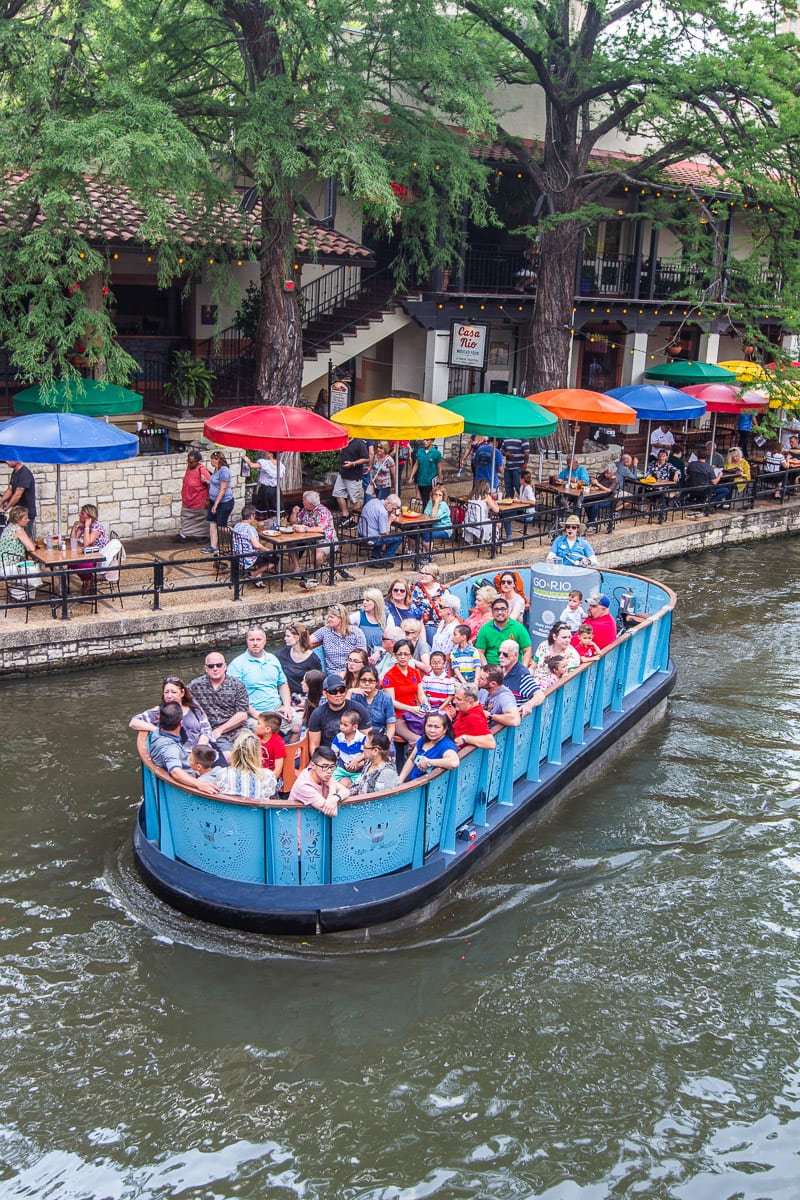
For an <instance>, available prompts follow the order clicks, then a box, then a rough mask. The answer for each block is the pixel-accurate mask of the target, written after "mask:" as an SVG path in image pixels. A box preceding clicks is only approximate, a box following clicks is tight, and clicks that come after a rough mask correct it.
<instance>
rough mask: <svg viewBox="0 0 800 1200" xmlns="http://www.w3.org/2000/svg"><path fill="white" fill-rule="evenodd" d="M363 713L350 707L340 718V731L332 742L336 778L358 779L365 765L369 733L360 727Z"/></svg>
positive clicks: (334, 775)
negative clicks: (365, 748) (365, 751)
mask: <svg viewBox="0 0 800 1200" xmlns="http://www.w3.org/2000/svg"><path fill="white" fill-rule="evenodd" d="M360 724H361V714H360V713H357V712H356V711H355V709H352V708H351V709H349V710H348V711H347V712H345V713H343V714H342V716H341V717H340V718H339V732H338V733H337V734H336V737H335V738H334V739H333V741H332V742H331V750H332V751H333V753H334V754H335V755H336V759H337V762H336V769H335V771H334V772H333V778H334V779H351V780H355V779H358V776H359V775H360V774H361V768H362V767H363V765H364V742H365V741H366V740H367V735H366V734H365V733H362V732H361V730H360V729H359V725H360Z"/></svg>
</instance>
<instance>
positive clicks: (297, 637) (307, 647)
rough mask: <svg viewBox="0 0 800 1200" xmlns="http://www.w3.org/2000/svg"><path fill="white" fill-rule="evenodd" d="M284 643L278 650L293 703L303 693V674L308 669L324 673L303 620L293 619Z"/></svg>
mask: <svg viewBox="0 0 800 1200" xmlns="http://www.w3.org/2000/svg"><path fill="white" fill-rule="evenodd" d="M283 641H284V645H283V646H281V648H280V650H279V651H278V655H277V657H278V662H279V663H280V664H281V666H282V667H283V673H284V675H285V676H286V679H287V682H288V684H289V691H290V692H291V694H292V703H295V699H296V698H299V697H301V696H302V694H303V687H302V684H303V676H304V675H305V673H306V671H319V672H320V674H321V673H322V662H321V661H320V658H319V655H317V654H315V653H314V651H313V650H312V649H311V635H310V633H309V632H308V629H307V628H306V626H305V625H304V624H303V623H302V621H292V623H291V625H287V626H286V628H285V629H284V631H283Z"/></svg>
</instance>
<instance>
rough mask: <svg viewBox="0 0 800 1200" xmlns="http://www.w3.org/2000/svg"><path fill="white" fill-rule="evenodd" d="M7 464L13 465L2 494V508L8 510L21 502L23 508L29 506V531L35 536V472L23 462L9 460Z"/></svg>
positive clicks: (0, 504) (0, 502) (0, 498)
mask: <svg viewBox="0 0 800 1200" xmlns="http://www.w3.org/2000/svg"><path fill="white" fill-rule="evenodd" d="M6 465H7V466H9V467H11V478H10V479H9V481H8V487H7V488H6V490H5V491H4V492H3V494H2V496H0V510H2V511H3V512H8V510H9V509H10V508H13V506H14V505H15V504H21V505H22V507H23V508H27V510H28V516H29V517H30V521H29V522H28V526H27V533H28V534H29V535H30V536H31V537H33V536H34V532H33V526H34V522H35V521H36V480H35V479H34V478H33V472H32V471H29V470H28V468H27V467H24V466H23V465H22V463H21V462H7V463H6Z"/></svg>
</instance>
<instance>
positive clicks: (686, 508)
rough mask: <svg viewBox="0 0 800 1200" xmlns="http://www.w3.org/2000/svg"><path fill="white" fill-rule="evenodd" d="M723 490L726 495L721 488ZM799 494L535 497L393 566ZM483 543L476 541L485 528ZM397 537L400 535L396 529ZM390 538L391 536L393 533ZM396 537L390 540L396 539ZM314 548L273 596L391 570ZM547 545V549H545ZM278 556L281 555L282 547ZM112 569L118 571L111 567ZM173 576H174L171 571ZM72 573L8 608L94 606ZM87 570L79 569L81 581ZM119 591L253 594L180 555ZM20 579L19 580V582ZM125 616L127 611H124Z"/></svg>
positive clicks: (148, 567) (359, 552)
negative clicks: (570, 525)
mask: <svg viewBox="0 0 800 1200" xmlns="http://www.w3.org/2000/svg"><path fill="white" fill-rule="evenodd" d="M723 489H724V491H723ZM798 491H800V470H798V469H792V470H785V471H776V472H763V471H762V472H757V473H756V474H755V475H754V477H753V478H752V479H751V480H750V481H749V482H746V483H743V484H742V486H741V489H740V488H739V487H738V486H737V485H736V484H735V483H732V482H731V481H726V482H723V483H721V484H720V485H719V486H718V487H717V488H713V487H709V488H706V487H703V488H687V487H677V486H676V487H674V488H672V487H671V488H669V489H666V490H665V492H664V493H658V492H657V491H654V490H653V489H650V490H647V489H646V488H641V489H639V490H638V491H637V492H635V493H633V494H625V495H617V496H615V497H612V498H610V499H608V500H603V499H602V498H597V499H595V500H588V501H587V502H586V503H585V504H582V503H581V502H580V501H579V502H577V503H575V502H574V501H572V502H566V503H552V502H549V501H550V497H549V496H548V494H547V493H545V492H540V493H539V496H538V498H537V505H536V513H535V515H530V516H523V514H521V513H517V514H515V515H511V516H505V515H503V514H502V513H501V514H500V515H499V516H497V517H493V518H491V519H490V520H489V521H484V522H475V521H470V522H469V523H468V526H467V528H468V529H469V530H472V531H473V533H474V535H475V537H476V540H475V541H473V542H468V541H466V540H464V525H463V524H456V525H454V526H453V530H452V537H451V538H449V539H433V541H432V543H431V544H430V545H429V544H428V543H427V542H426V534H427V532H428V530H426V529H424V528H421V529H420V530H419V531H413V532H409V531H408V530H403V531H402V532H403V535H404V548H403V550H402V551H401V552H398V553H397V554H396V555H394V556H393V560H392V561H393V562H394V564H395V568H396V570H397V571H398V572H403V571H406V572H409V571H414V572H418V571H419V568H420V566H421V564H422V562H423V561H432V560H437V559H446V558H448V557H450V558H451V559H453V560H454V561H455V560H457V559H459V558H464V557H469V558H474V557H476V555H477V556H480V555H482V554H485V555H486V556H487V557H488V559H489V561H491V562H493V561H494V560H495V559H496V558H497V557H498V556H499V555H500V554H501V552H502V551H503V550H504V548H505V547H507V545H508V540H507V538H506V537H505V536H504V534H505V530H504V528H503V527H504V526H506V525H508V526H509V527H510V530H511V533H512V536H513V538H514V541H515V544H519V545H521V546H522V547H523V548H524V546H525V545H526V544H527V543H528V542H534V543H536V544H537V545H538V546H539V547H541V548H542V553H546V550H549V548H550V545H551V543H552V540H553V538H554V537H556V536H557V535H558V534H559V533H560V532H561V531H562V529H563V526H564V521H565V519H566V517H567V516H568V515H570V514H571V513H574V512H575V511H576V510H577V511H578V513H579V515H580V516H581V520H582V521H583V522H585V526H586V532H587V533H588V534H591V533H592V532H601V531H602V532H606V533H609V534H610V533H613V532H614V531H615V530H616V529H617V528H618V527H619V526H620V525H621V524H626V523H632V524H633V525H634V526H635V525H636V524H637V523H638V522H640V521H644V522H646V523H647V524H653V523H659V524H663V523H665V522H667V521H669V522H672V521H675V520H680V519H682V518H684V517H688V516H691V515H693V514H694V515H697V516H710V515H712V514H715V513H719V512H725V511H729V510H731V511H735V510H747V509H752V508H753V507H754V505H755V504H756V502H757V501H759V500H768V501H769V502H771V503H775V502H776V501H779V502H781V503H783V502H785V501H786V500H787V499H789V498H790V496H792V495H793V494H794V493H795V492H798ZM484 530H485V531H486V535H487V536H486V540H485V541H484V540H480V538H481V534H482V532H483V531H484ZM398 532H400V531H398ZM393 533H394V531H393ZM393 533H392V534H390V535H389V536H393ZM316 548H317V547H316V546H314V545H310V546H309V547H307V548H303V547H298V554H300V555H303V554H304V553H309V554H310V556H311V557H310V562H309V563H308V565H307V566H303V567H301V569H300V570H298V571H294V570H283V569H282V568H283V563H281V569H280V570H279V571H276V572H275V573H274V574H269V575H266V576H264V577H263V578H264V581H265V583H266V584H267V587H268V588H269V589H270V591H271V590H272V589H273V588H275V587H278V588H279V589H280V590H281V591H283V588H284V585H285V584H286V583H289V582H295V583H296V582H298V581H300V580H302V581H304V582H305V583H306V584H308V583H309V581H311V586H312V587H313V586H315V584H316V586H319V585H327V586H328V587H330V588H335V587H337V586H340V580H341V578H342V573H343V572H346V573H347V574H348V575H349V574H350V573H351V572H352V571H353V570H358V571H359V572H362V571H363V572H364V575H362V576H361V578H362V581H363V582H364V583H366V582H367V581H368V577H369V571H370V569H371V568H373V567H375V566H379V567H383V568H384V569H387V568H388V560H386V559H383V560H381V559H376V558H375V557H374V545H373V540H372V539H369V538H361V537H358V536H342V538H341V540H339V541H338V542H335V543H331V544H330V545H329V549H328V551H327V554H326V559H325V562H324V563H323V564H322V565H321V566H317V565H316V564H315V562H314V558H313V552H314V550H315V549H316ZM545 548H546V549H545ZM282 553H283V554H285V553H286V551H285V550H284V551H283V552H282ZM201 564H202V565H203V566H204V567H205V568H208V567H209V566H212V569H213V570H214V578H212V579H209V578H207V577H203V578H196V577H192V576H189V575H187V574H180V571H181V570H185V568H187V567H188V568H191V567H197V566H199V565H201ZM115 569H116V568H115ZM176 572H177V573H176ZM74 574H75V571H74V569H73V570H68V569H63V570H54V571H52V572H50V573H49V574H48V575H47V576H46V581H47V583H48V584H49V585H50V589H51V590H49V591H48V592H47V593H46V594H45V595H41V596H40V595H39V594H38V592H39V591H41V590H43V589H37V591H36V592H35V593H33V594H32V595H31V597H30V599H25V600H19V601H11V602H10V603H8V604H7V605H6V606H5V607H6V608H7V609H8V610H11V611H13V610H14V609H17V608H23V607H26V608H31V609H37V608H49V609H51V612H52V615H53V617H54V618H58V617H60V618H62V619H63V620H67V619H69V617H70V616H71V615H73V614H74V613H75V611H76V610H77V611H81V612H85V611H86V606H87V605H88V606H89V607H90V608H91V609H93V608H94V605H95V596H94V595H93V594H90V595H88V596H87V595H83V594H80V593H73V592H71V591H70V578H71V577H72V576H73V575H74ZM86 574H87V572H86V571H82V572H81V576H80V578H81V579H83V578H84V577H85V576H86ZM119 575H120V592H119V593H117V592H116V591H115V592H114V594H113V596H111V595H109V594H108V593H104V594H101V596H100V597H98V598H107V599H109V600H111V601H112V603H113V602H115V601H116V600H118V599H119V600H120V601H124V600H127V599H137V600H149V602H150V605H151V607H152V609H153V610H156V611H158V610H160V609H161V608H162V601H163V598H164V597H165V596H169V595H178V594H180V593H183V592H203V593H205V592H214V591H220V592H225V593H226V594H228V595H231V596H232V599H233V600H235V601H236V600H241V599H242V598H243V597H244V596H245V595H246V593H247V591H248V589H253V590H255V589H254V583H253V580H252V579H251V578H250V576H249V573H248V571H247V570H246V569H245V568H244V566H243V564H242V561H241V559H240V558H239V557H237V556H236V555H221V556H219V557H218V559H217V560H215V562H214V564H210V563H209V560H208V558H200V557H198V556H197V555H195V556H191V555H187V556H186V557H181V558H180V559H169V560H165V559H161V558H158V557H155V558H153V559H151V560H148V561H146V562H130V561H128V562H126V563H125V564H124V565H121V566H120V567H119ZM24 581H25V576H20V583H21V584H23V585H24ZM122 611H124V610H122Z"/></svg>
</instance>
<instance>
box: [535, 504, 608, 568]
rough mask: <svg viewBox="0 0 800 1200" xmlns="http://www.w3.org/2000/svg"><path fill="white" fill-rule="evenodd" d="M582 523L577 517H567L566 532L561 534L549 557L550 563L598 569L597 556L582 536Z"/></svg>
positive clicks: (555, 541) (551, 548)
mask: <svg viewBox="0 0 800 1200" xmlns="http://www.w3.org/2000/svg"><path fill="white" fill-rule="evenodd" d="M580 533H581V523H580V521H579V520H578V518H577V517H574V516H573V517H567V519H566V521H565V523H564V532H563V533H560V534H559V535H558V537H557V538H556V539H555V540H554V542H553V544H552V546H551V547H550V552H549V554H548V555H547V561H548V562H549V563H562V564H563V565H564V566H566V567H596V566H597V555H596V554H595V552H594V550H593V548H592V546H591V545H590V543H589V542H587V540H586V538H584V537H581V536H580Z"/></svg>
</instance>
